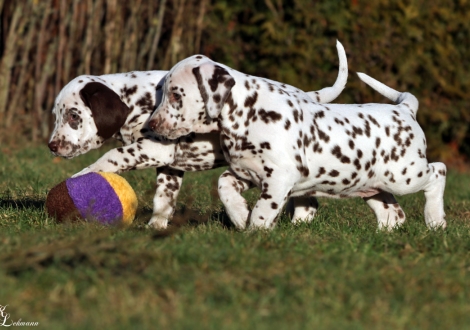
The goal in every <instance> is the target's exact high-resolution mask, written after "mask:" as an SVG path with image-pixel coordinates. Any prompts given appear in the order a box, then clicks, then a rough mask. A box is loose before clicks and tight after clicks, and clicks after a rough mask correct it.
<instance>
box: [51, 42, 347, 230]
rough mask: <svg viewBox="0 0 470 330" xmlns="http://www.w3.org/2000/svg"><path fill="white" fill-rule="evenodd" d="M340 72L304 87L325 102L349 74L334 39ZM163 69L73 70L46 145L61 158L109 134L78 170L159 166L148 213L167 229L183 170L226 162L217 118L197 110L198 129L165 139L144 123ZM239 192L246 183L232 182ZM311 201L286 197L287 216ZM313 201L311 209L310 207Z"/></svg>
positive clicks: (306, 209) (301, 214)
mask: <svg viewBox="0 0 470 330" xmlns="http://www.w3.org/2000/svg"><path fill="white" fill-rule="evenodd" d="M337 48H338V55H339V62H340V70H339V73H338V77H337V80H336V82H335V84H334V85H333V86H332V87H327V88H324V89H322V90H320V91H316V92H310V93H308V94H309V96H310V97H311V98H312V99H314V100H315V101H316V102H323V103H328V102H330V101H332V100H334V99H335V98H336V97H337V96H338V95H339V94H340V93H341V91H342V90H343V88H344V86H345V84H346V80H347V75H348V72H347V60H346V53H345V51H344V48H343V47H342V46H341V45H338V47H337ZM166 74H167V71H147V72H129V73H120V74H110V75H102V76H90V75H85V76H79V77H77V78H75V79H73V80H72V81H71V82H69V83H68V84H67V85H66V86H65V87H64V88H63V89H62V91H61V92H60V93H59V95H58V96H57V98H56V100H55V104H54V108H53V110H52V112H53V113H54V115H55V118H56V119H55V128H54V130H53V132H52V135H51V137H50V140H49V144H48V146H49V149H50V150H51V152H52V153H53V154H54V155H56V156H60V157H64V158H67V159H69V158H73V157H76V156H78V155H81V154H84V153H86V152H88V151H89V150H92V149H96V148H99V147H101V146H102V145H103V143H104V141H105V140H107V139H110V138H115V139H117V140H119V141H121V142H122V144H123V146H122V147H120V148H116V149H113V150H110V151H109V152H107V153H106V154H105V155H103V156H102V157H101V158H100V159H98V160H97V161H96V162H95V163H94V164H91V165H90V166H88V167H86V168H85V169H83V170H82V171H80V172H79V173H77V174H75V176H77V175H82V174H85V173H88V172H98V171H104V172H114V173H120V172H124V171H129V170H135V169H145V168H150V167H154V168H158V172H157V179H156V182H157V185H156V193H155V197H154V199H153V215H152V217H151V219H150V221H149V225H150V226H152V227H155V228H165V227H166V226H167V224H168V219H170V218H171V216H172V215H173V213H174V210H175V205H176V198H177V196H178V193H179V190H180V187H181V184H182V180H183V174H184V172H185V171H202V170H209V169H213V168H217V167H220V166H226V165H227V163H226V161H225V158H224V155H223V152H222V150H221V148H220V142H219V140H220V134H219V132H218V131H219V127H218V121H217V120H213V119H211V118H208V117H207V116H205V115H203V116H202V117H203V121H204V122H203V124H202V125H201V127H203V130H204V134H189V135H187V136H183V137H181V138H178V139H175V140H167V139H165V138H162V137H160V136H158V135H156V134H155V133H154V132H153V131H151V130H150V129H149V128H148V120H149V117H150V114H151V113H152V112H153V111H154V109H155V108H156V105H157V104H159V102H160V101H161V96H162V94H161V86H162V85H163V82H164V79H165V76H166ZM234 183H235V184H237V185H238V186H239V187H243V189H244V190H246V189H248V188H250V187H251V185H249V184H245V183H244V182H238V181H237V180H234ZM316 205H317V201H316V199H315V198H312V197H300V198H296V199H295V200H293V201H290V208H289V209H290V210H291V213H293V221H296V220H298V219H305V218H307V217H309V216H311V215H312V214H313V213H314V212H315V208H316ZM314 207H315V208H314Z"/></svg>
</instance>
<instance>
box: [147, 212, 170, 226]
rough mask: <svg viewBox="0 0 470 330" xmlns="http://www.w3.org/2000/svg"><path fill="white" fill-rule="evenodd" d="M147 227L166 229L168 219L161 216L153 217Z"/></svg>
mask: <svg viewBox="0 0 470 330" xmlns="http://www.w3.org/2000/svg"><path fill="white" fill-rule="evenodd" d="M147 226H149V227H151V228H153V229H166V228H167V227H168V219H167V218H165V217H162V216H158V215H153V216H152V218H151V219H150V221H149V223H148V224H147Z"/></svg>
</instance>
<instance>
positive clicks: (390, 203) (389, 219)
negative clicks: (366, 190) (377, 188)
mask: <svg viewBox="0 0 470 330" xmlns="http://www.w3.org/2000/svg"><path fill="white" fill-rule="evenodd" d="M364 200H365V202H366V203H367V205H369V207H370V208H371V209H372V211H374V213H375V216H376V217H377V222H378V227H379V230H382V229H385V230H392V229H393V228H396V227H399V226H401V225H402V224H403V223H404V222H405V212H403V210H402V209H401V207H400V205H399V204H398V203H397V200H396V199H395V197H394V196H393V195H392V194H390V193H388V192H385V191H382V192H380V193H378V194H377V195H374V196H372V197H367V198H364Z"/></svg>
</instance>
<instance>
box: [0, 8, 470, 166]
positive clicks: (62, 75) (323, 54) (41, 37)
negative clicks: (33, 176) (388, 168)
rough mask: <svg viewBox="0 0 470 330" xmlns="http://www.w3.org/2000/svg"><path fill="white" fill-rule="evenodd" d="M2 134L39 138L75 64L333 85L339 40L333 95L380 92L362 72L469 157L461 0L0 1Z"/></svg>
mask: <svg viewBox="0 0 470 330" xmlns="http://www.w3.org/2000/svg"><path fill="white" fill-rule="evenodd" d="M0 13H1V16H0V17H1V22H0V28H1V31H0V32H1V33H0V54H1V61H0V142H1V143H2V145H3V146H4V147H5V146H10V145H16V144H17V143H18V141H19V139H21V138H25V139H26V140H32V141H36V142H37V143H44V142H45V141H46V140H47V137H48V135H49V134H50V131H51V129H52V125H53V118H52V114H51V111H50V110H51V109H52V105H53V102H54V98H55V97H56V95H57V94H58V92H59V91H60V89H61V88H62V87H63V86H64V85H65V84H66V83H67V82H68V81H70V80H71V79H73V78H74V77H76V76H77V75H80V74H95V75H99V74H105V73H116V72H126V71H132V70H151V69H158V70H167V69H170V68H171V66H172V65H173V64H175V63H176V62H178V61H179V60H181V59H183V58H185V57H187V56H190V55H192V54H195V53H202V54H204V55H207V56H209V57H211V58H212V59H214V60H215V61H218V62H222V63H225V64H227V65H229V66H232V67H233V68H235V69H237V70H239V71H243V72H246V73H249V74H253V75H258V76H264V77H267V78H270V79H274V80H279V81H282V82H285V83H289V84H292V85H294V86H297V87H299V88H301V89H303V90H316V89H320V88H322V87H325V86H330V85H331V84H332V83H333V82H334V80H335V78H336V75H337V65H338V57H337V53H336V48H335V43H336V40H339V41H341V42H342V43H343V45H344V47H345V49H346V52H347V56H348V64H349V70H350V77H349V80H348V84H347V87H346V89H345V91H344V92H343V94H342V95H341V96H340V97H339V98H338V100H337V101H338V102H339V103H364V102H386V101H387V100H385V99H384V98H383V97H381V96H380V95H378V94H377V93H376V92H374V91H372V90H371V89H370V88H368V87H367V86H366V85H365V84H362V83H360V81H359V79H358V78H357V77H356V76H355V74H354V73H355V72H365V73H367V74H369V75H371V76H373V77H375V78H377V79H378V80H380V81H382V82H384V83H386V84H387V85H389V86H391V87H393V88H395V89H398V90H400V91H409V92H412V93H414V94H415V95H416V96H417V97H418V99H419V101H420V110H419V112H418V120H419V122H420V124H421V125H422V126H423V128H424V130H425V132H426V136H427V139H428V145H429V149H428V157H429V158H430V159H431V160H441V161H444V162H446V164H447V165H448V166H450V167H454V168H464V167H465V162H466V160H467V159H468V158H469V156H470V143H469V142H470V129H469V125H470V111H469V109H468V104H469V99H470V93H469V86H470V76H469V66H470V64H469V60H468V54H469V52H468V49H469V43H470V36H469V24H470V1H467V0H407V1H401V0H394V1H392V0H374V1H361V0H348V1H346V0H345V1H339V0H338V1H334V0H328V1H327V0H323V1H306V0H297V1H285V0H264V1H261V0H258V1H255V0H243V1H241V0H218V1H216V0H212V1H209V0H199V1H196V0H159V1H143V0H134V1H129V2H128V1H118V0H63V1H60V0H0Z"/></svg>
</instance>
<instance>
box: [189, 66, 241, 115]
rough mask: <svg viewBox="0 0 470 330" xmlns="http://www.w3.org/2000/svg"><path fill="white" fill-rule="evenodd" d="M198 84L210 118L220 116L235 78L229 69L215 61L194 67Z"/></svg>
mask: <svg viewBox="0 0 470 330" xmlns="http://www.w3.org/2000/svg"><path fill="white" fill-rule="evenodd" d="M193 74H194V76H195V77H196V80H197V86H198V88H199V92H200V93H201V96H202V100H203V101H204V105H205V106H206V111H207V114H208V115H209V117H210V118H212V119H215V118H217V117H219V115H220V112H221V111H222V108H223V107H224V104H225V102H226V101H227V98H228V96H229V95H230V91H231V90H232V87H233V86H234V85H235V79H233V77H232V76H231V75H230V74H229V73H228V71H227V70H226V69H224V68H222V67H221V66H219V65H216V64H214V63H205V64H202V65H200V66H198V67H195V68H194V69H193Z"/></svg>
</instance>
